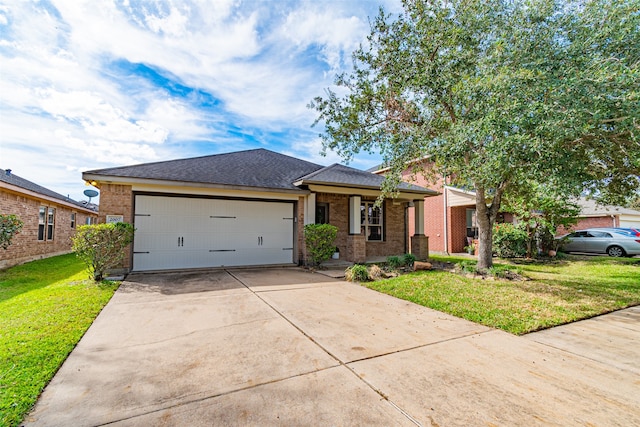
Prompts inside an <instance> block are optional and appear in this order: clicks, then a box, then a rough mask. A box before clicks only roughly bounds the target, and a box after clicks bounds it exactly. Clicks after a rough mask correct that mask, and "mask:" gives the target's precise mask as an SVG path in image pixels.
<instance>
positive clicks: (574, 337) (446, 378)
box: [25, 269, 640, 427]
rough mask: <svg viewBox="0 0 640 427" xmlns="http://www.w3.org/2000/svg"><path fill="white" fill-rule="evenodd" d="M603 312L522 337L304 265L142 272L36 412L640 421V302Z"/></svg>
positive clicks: (60, 415) (242, 418)
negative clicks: (600, 315)
mask: <svg viewBox="0 0 640 427" xmlns="http://www.w3.org/2000/svg"><path fill="white" fill-rule="evenodd" d="M605 317H606V319H607V320H601V319H604V317H603V318H598V319H593V320H590V321H586V322H580V323H576V324H574V325H569V326H566V327H562V328H556V329H553V330H549V331H543V332H540V333H536V334H531V335H529V336H526V337H516V336H513V335H510V334H507V333H505V332H501V331H498V330H494V329H490V328H486V327H484V326H480V325H477V324H474V323H471V322H468V321H465V320H461V319H458V318H455V317H452V316H449V315H446V314H443V313H440V312H437V311H433V310H430V309H427V308H424V307H421V306H418V305H415V304H412V303H409V302H405V301H402V300H398V299H395V298H392V297H389V296H387V295H383V294H379V293H377V292H374V291H371V290H368V289H366V288H364V287H361V286H358V285H353V284H349V283H346V282H342V281H339V280H335V279H332V278H329V277H326V276H323V275H319V274H312V273H308V272H305V271H302V270H299V269H255V270H230V271H210V272H204V273H203V272H199V273H181V274H147V275H131V276H129V277H128V279H127V281H126V282H125V283H123V285H122V286H121V288H120V289H119V290H118V292H116V294H115V295H114V297H113V299H112V300H111V302H109V304H108V305H107V306H106V307H105V309H104V310H103V311H102V313H101V314H100V315H99V316H98V318H97V319H96V321H95V322H94V324H93V325H92V326H91V328H90V329H89V331H88V332H87V334H86V335H85V336H84V338H83V339H82V340H81V341H80V343H79V344H78V346H77V348H76V349H75V350H74V351H73V352H72V353H71V355H70V356H69V358H68V359H67V361H66V362H65V363H64V365H63V366H62V368H61V369H60V371H59V372H58V373H57V374H56V376H55V377H54V379H53V380H52V382H51V383H50V384H49V386H48V387H47V388H46V389H45V391H44V393H43V394H42V396H41V398H40V400H39V401H38V404H37V405H36V407H35V409H34V411H33V412H32V413H31V414H30V415H29V416H28V417H27V419H26V420H25V425H28V426H68V425H74V426H97V425H107V424H108V425H116V426H150V425H153V426H157V425H180V426H182V425H188V426H211V425H255V426H264V425H282V426H288V425H367V426H369V425H380V426H390V425H408V426H411V425H425V426H441V427H444V426H516V425H517V426H520V425H522V426H535V425H545V426H546V425H557V426H616V425H619V426H631V425H640V393H638V390H640V371H639V366H640V344H639V343H640V327H639V325H640V311H639V310H638V308H636V309H629V310H626V311H623V312H619V313H617V314H613V315H608V316H605ZM608 319H611V320H608ZM585 324H586V325H587V326H582V325H585ZM576 325H578V327H577V328H576V327H575V326H576ZM572 327H573V328H572ZM579 328H585V329H583V330H582V331H581V330H580V329H579ZM605 337H606V338H605ZM603 340H604V341H603ZM612 359H615V360H612Z"/></svg>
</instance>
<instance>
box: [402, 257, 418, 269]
mask: <svg viewBox="0 0 640 427" xmlns="http://www.w3.org/2000/svg"><path fill="white" fill-rule="evenodd" d="M402 261H404V265H406V266H407V267H409V268H411V267H413V264H414V263H415V262H416V256H415V255H414V254H404V256H403V257H402Z"/></svg>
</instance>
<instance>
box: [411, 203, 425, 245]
mask: <svg viewBox="0 0 640 427" xmlns="http://www.w3.org/2000/svg"><path fill="white" fill-rule="evenodd" d="M413 212H414V218H415V221H414V222H415V224H414V230H413V234H414V235H416V236H423V235H424V199H422V200H414V201H413Z"/></svg>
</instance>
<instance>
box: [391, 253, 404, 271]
mask: <svg viewBox="0 0 640 427" xmlns="http://www.w3.org/2000/svg"><path fill="white" fill-rule="evenodd" d="M387 266H388V267H389V268H390V269H392V270H397V269H399V268H400V267H402V261H401V260H400V257H397V256H388V257H387Z"/></svg>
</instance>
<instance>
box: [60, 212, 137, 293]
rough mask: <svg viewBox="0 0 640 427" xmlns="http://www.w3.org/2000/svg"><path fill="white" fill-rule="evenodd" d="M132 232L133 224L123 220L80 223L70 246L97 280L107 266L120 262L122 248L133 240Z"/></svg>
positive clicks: (123, 254)
mask: <svg viewBox="0 0 640 427" xmlns="http://www.w3.org/2000/svg"><path fill="white" fill-rule="evenodd" d="M133 232H134V228H133V225H131V224H127V223H124V222H118V223H115V224H93V225H81V226H80V227H78V231H77V232H76V235H75V236H74V237H73V238H72V240H73V246H72V248H73V251H74V252H75V253H76V255H77V256H78V257H79V258H80V259H81V260H82V261H83V262H84V263H85V264H86V265H87V269H88V270H89V274H90V277H92V278H93V280H95V281H96V282H97V281H100V280H102V278H103V277H104V275H105V273H106V272H107V270H108V269H109V268H113V267H116V266H117V265H118V264H119V263H120V262H122V260H123V259H124V256H125V252H124V248H125V247H126V246H127V245H128V244H130V243H131V242H132V241H133Z"/></svg>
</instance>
